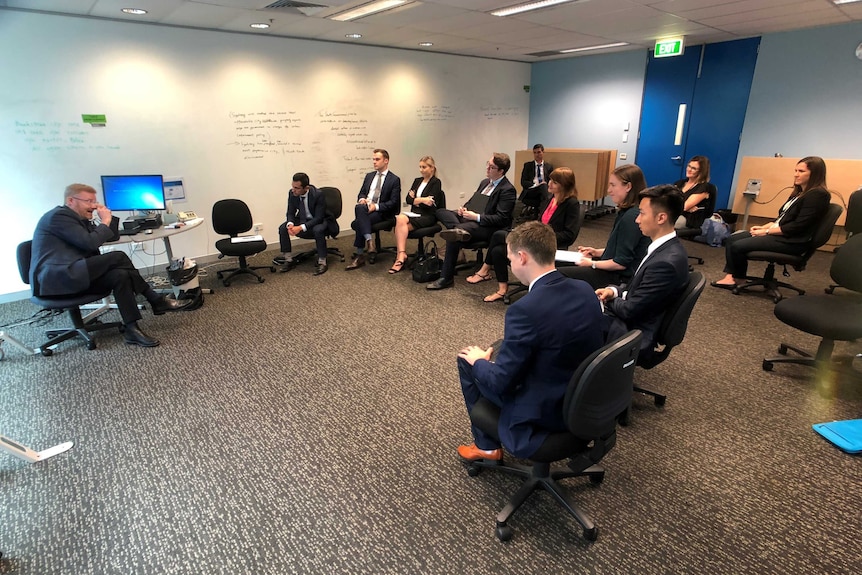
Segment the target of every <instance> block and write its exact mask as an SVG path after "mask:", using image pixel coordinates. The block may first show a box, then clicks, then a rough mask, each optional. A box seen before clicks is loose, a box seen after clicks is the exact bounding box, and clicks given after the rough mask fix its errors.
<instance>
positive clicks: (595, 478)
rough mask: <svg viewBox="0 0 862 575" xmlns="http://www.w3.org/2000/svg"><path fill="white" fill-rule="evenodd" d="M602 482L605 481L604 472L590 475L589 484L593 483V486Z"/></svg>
mask: <svg viewBox="0 0 862 575" xmlns="http://www.w3.org/2000/svg"><path fill="white" fill-rule="evenodd" d="M604 480H605V473H604V471H603V472H601V473H594V474H591V475H590V483H593V484H595V485H599V484H600V483H601V482H602V481H604Z"/></svg>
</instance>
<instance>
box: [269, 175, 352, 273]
mask: <svg viewBox="0 0 862 575" xmlns="http://www.w3.org/2000/svg"><path fill="white" fill-rule="evenodd" d="M290 191H291V194H290V197H289V198H288V200H287V221H285V222H284V223H283V224H281V225H280V226H279V227H278V239H279V243H280V244H281V255H280V256H277V257H275V258H274V259H273V260H272V263H274V264H275V265H280V266H283V268H282V269H283V271H290V270H291V269H292V268H293V266H294V265H295V262H294V260H293V257H292V255H291V249H290V238H291V236H296V237H299V238H303V239H311V238H314V243H315V246H316V247H317V267H316V268H315V271H314V275H316V276H319V275H321V274H324V273H326V270H327V266H326V236H336V235H338V231H339V230H338V222H337V221H335V218H334V217H333V216H332V214H328V213H327V212H326V198H325V197H324V195H323V192H321V191H320V190H318V189H317V188H315V187H314V186H312V185H311V184H309V183H308V174H304V173H302V172H298V173H296V174H293V182H292V183H291V186H290Z"/></svg>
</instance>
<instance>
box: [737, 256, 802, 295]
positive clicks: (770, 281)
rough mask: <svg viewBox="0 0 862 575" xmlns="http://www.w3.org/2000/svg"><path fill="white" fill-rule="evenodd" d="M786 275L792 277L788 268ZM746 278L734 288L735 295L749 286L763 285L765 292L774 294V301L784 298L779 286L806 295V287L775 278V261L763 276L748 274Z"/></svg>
mask: <svg viewBox="0 0 862 575" xmlns="http://www.w3.org/2000/svg"><path fill="white" fill-rule="evenodd" d="M784 276H785V277H790V274H789V273H788V271H787V268H786V267H785V269H784ZM745 279H747V280H748V281H747V282H745V283H744V284H742V285H739V286H736V287H735V288H733V290H732V292H733V295H739V294H741V293H742V292H744V291H746V290H748V289H749V288H753V287H755V286H763V288H764V290H765V292H766V293H767V294H769V295H770V296H772V301H773V302H774V303H778V302H780V301H781V300H782V299H784V296H783V295H781V292H780V291H779V290H778V288H785V289H792V290H794V291H796V292H797V293H798V294H799V295H805V290H804V289H799V288H798V287H796V286H792V285H790V284H789V283H785V282H783V281H779V280H777V279H775V263H774V262H770V263H769V265H768V266H766V271H765V272H764V274H763V277H762V278H759V277H757V276H746V277H745Z"/></svg>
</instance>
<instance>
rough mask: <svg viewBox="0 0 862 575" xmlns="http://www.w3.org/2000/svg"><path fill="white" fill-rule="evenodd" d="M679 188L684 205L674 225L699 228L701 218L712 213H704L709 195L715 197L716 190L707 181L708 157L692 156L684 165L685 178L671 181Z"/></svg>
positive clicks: (677, 227) (713, 185)
mask: <svg viewBox="0 0 862 575" xmlns="http://www.w3.org/2000/svg"><path fill="white" fill-rule="evenodd" d="M673 185H674V186H676V187H677V188H679V189H680V191H681V192H682V197H683V199H684V200H685V205H684V206H683V209H682V212H683V213H682V215H681V216H680V217H679V218H677V221H676V224H675V225H674V227H675V228H676V229H681V228H699V227H700V226H701V225H703V220H705V219H706V218H708V217H710V216H711V215H712V214H708V213H706V208H707V207H708V206H709V199H710V197H713V198H714V197H715V195H716V193H717V192H718V191H717V190H716V189H715V184H710V183H709V158H707V157H706V156H694V157H693V158H692V159H690V160H689V161H688V164H687V165H686V167H685V179H684V180H678V181H676V182H674V183H673Z"/></svg>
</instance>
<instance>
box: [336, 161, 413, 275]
mask: <svg viewBox="0 0 862 575" xmlns="http://www.w3.org/2000/svg"><path fill="white" fill-rule="evenodd" d="M371 161H372V162H373V164H374V171H373V172H371V173H370V174H366V176H365V181H364V182H363V183H362V188H361V189H360V190H359V197H358V198H357V201H356V208H355V212H356V217H355V219H354V220H353V223H352V224H350V227H351V228H353V229H354V230H356V241H354V242H353V245H354V247H356V257H354V258H353V261H352V262H350V265H348V266H347V269H348V270H355V269H357V268H360V267H362V266H364V265H365V252H368V261H369V263H372V264H373V263H374V260H375V258H376V257H377V248H376V246H375V245H374V236H372V235H371V226H372V225H374V224H376V223H378V222H382V221H384V220H388V219H390V218H394V217H395V216H396V215H397V214H398V211H399V210H400V209H401V178H399V177H398V176H396V175H395V174H393V173H392V172H390V171H389V152H387V151H386V150H384V149H381V148H377V149H376V150H374V155H373V156H372V158H371Z"/></svg>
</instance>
